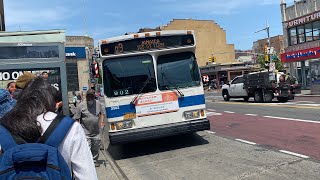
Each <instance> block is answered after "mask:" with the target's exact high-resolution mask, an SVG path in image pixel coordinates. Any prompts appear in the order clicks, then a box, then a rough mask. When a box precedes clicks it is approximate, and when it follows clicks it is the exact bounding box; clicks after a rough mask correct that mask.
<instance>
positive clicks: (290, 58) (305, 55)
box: [281, 47, 320, 63]
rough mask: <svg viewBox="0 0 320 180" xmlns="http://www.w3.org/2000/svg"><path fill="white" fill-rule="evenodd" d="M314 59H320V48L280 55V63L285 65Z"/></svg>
mask: <svg viewBox="0 0 320 180" xmlns="http://www.w3.org/2000/svg"><path fill="white" fill-rule="evenodd" d="M316 58H320V47H316V48H311V49H304V50H299V51H293V52H288V53H283V54H281V61H282V62H286V63H288V62H294V61H303V60H308V59H316Z"/></svg>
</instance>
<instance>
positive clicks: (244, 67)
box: [200, 63, 260, 85]
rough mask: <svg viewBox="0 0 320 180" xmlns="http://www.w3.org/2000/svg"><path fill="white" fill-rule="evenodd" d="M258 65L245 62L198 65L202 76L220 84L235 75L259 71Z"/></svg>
mask: <svg viewBox="0 0 320 180" xmlns="http://www.w3.org/2000/svg"><path fill="white" fill-rule="evenodd" d="M259 70H260V66H259V65H254V64H246V63H232V64H216V65H214V66H204V67H200V72H201V75H202V76H208V77H209V81H217V82H218V83H219V84H220V85H221V84H225V83H227V82H229V81H231V80H232V79H233V78H235V77H236V76H241V75H243V74H247V73H250V72H255V71H259Z"/></svg>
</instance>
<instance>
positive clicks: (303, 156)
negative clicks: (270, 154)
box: [279, 150, 309, 159]
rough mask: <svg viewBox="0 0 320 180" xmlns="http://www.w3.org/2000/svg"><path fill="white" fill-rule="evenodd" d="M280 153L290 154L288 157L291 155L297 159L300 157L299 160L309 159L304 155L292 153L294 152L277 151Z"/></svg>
mask: <svg viewBox="0 0 320 180" xmlns="http://www.w3.org/2000/svg"><path fill="white" fill-rule="evenodd" d="M279 151H280V152H282V153H285V154H290V155H293V156H298V157H301V158H306V159H307V158H309V156H306V155H303V154H298V153H294V152H290V151H286V150H279Z"/></svg>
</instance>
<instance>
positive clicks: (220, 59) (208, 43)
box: [161, 19, 235, 66]
mask: <svg viewBox="0 0 320 180" xmlns="http://www.w3.org/2000/svg"><path fill="white" fill-rule="evenodd" d="M161 30H194V32H195V37H196V43H197V47H196V56H197V60H198V64H199V66H205V65H207V64H208V63H209V57H210V56H213V57H215V58H216V63H232V62H235V51H234V45H233V44H227V38H226V32H225V30H223V29H222V28H221V27H220V26H219V25H218V24H217V23H215V22H214V21H212V20H193V19H173V20H172V21H171V22H170V23H169V24H167V25H165V26H162V27H161Z"/></svg>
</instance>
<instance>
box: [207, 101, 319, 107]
mask: <svg viewBox="0 0 320 180" xmlns="http://www.w3.org/2000/svg"><path fill="white" fill-rule="evenodd" d="M207 103H212V104H216V103H218V104H231V105H247V106H270V107H284V108H297V109H320V107H319V106H304V105H303V104H301V105H299V106H297V104H292V105H289V104H288V105H285V103H270V104H266V103H244V102H223V101H221V102H207Z"/></svg>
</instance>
